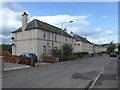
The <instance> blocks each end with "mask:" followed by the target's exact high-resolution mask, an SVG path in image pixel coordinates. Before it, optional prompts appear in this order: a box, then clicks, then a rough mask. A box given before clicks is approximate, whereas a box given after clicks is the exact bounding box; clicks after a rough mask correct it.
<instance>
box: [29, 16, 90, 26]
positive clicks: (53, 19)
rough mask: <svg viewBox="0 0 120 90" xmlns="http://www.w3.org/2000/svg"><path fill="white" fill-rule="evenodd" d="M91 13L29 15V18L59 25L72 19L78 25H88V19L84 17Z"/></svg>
mask: <svg viewBox="0 0 120 90" xmlns="http://www.w3.org/2000/svg"><path fill="white" fill-rule="evenodd" d="M90 16H91V15H83V16H71V15H55V16H34V17H31V18H30V20H33V19H38V20H41V21H44V22H47V23H49V24H52V25H59V24H62V23H64V22H66V21H73V22H74V24H75V23H76V24H79V25H89V24H90V23H89V21H87V20H86V19H87V18H88V17H90Z"/></svg>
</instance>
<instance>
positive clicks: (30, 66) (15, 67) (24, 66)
mask: <svg viewBox="0 0 120 90" xmlns="http://www.w3.org/2000/svg"><path fill="white" fill-rule="evenodd" d="M27 67H31V66H23V67H15V68H9V69H4V71H9V70H15V69H21V68H27Z"/></svg>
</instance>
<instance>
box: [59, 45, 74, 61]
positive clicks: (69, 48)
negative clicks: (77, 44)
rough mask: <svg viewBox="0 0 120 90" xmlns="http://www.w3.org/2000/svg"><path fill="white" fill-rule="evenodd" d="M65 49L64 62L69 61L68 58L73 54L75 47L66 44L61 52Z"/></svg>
mask: <svg viewBox="0 0 120 90" xmlns="http://www.w3.org/2000/svg"><path fill="white" fill-rule="evenodd" d="M62 48H63V60H67V59H68V57H69V56H70V55H71V54H72V52H73V47H72V45H71V44H67V43H65V44H64V45H63V46H61V50H62Z"/></svg>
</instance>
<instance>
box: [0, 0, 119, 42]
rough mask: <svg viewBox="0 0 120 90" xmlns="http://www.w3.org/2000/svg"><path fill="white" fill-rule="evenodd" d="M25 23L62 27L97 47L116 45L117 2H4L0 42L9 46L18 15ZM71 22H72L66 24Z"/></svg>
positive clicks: (17, 23) (18, 20)
mask: <svg viewBox="0 0 120 90" xmlns="http://www.w3.org/2000/svg"><path fill="white" fill-rule="evenodd" d="M24 11H26V12H27V13H28V15H29V20H28V22H30V21H32V20H33V19H38V20H41V21H43V22H46V23H48V24H51V25H54V26H57V27H59V28H62V27H61V25H62V23H64V22H66V23H64V28H66V29H67V32H68V33H70V32H71V31H72V32H73V33H74V34H77V35H80V36H82V37H85V38H87V39H88V40H89V41H90V42H92V43H96V44H105V43H110V42H111V41H113V42H114V43H116V42H118V3H117V2H9V3H7V2H4V3H3V4H2V14H1V15H2V17H0V21H1V23H2V34H1V35H0V38H2V40H3V41H2V43H11V40H10V38H11V32H12V31H15V30H16V29H18V28H19V27H21V24H22V23H21V14H22V12H24ZM69 21H73V23H69Z"/></svg>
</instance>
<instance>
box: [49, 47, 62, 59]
mask: <svg viewBox="0 0 120 90" xmlns="http://www.w3.org/2000/svg"><path fill="white" fill-rule="evenodd" d="M51 55H52V56H54V57H61V56H62V51H61V49H59V48H57V47H53V48H52V50H51Z"/></svg>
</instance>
